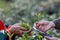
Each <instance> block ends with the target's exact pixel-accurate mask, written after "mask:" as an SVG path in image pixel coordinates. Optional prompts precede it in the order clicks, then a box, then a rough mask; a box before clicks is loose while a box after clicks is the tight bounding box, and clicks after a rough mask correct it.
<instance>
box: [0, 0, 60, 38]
mask: <svg viewBox="0 0 60 40" xmlns="http://www.w3.org/2000/svg"><path fill="white" fill-rule="evenodd" d="M59 17H60V0H0V19H1V20H3V21H4V23H5V24H15V23H17V22H22V21H23V22H27V23H29V24H30V25H31V26H33V23H34V22H36V21H38V20H41V19H46V20H49V21H52V20H54V19H57V18H59ZM50 31H51V30H50ZM55 31H56V30H53V31H51V32H50V34H54V35H55V36H56V37H60V36H58V35H59V33H56V32H55Z"/></svg>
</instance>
